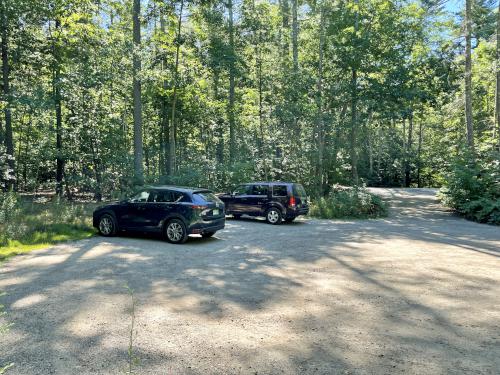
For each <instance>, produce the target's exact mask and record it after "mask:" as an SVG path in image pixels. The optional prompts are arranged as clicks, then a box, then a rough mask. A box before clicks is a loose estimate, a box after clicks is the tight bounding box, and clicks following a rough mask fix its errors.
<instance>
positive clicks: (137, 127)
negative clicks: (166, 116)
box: [132, 0, 144, 185]
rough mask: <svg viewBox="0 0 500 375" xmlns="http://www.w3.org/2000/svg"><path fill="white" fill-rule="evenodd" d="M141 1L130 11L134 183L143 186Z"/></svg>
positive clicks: (135, 2)
mask: <svg viewBox="0 0 500 375" xmlns="http://www.w3.org/2000/svg"><path fill="white" fill-rule="evenodd" d="M140 14H141V0H134V4H133V10H132V24H133V31H132V32H133V48H134V50H133V75H134V83H133V96H134V180H135V181H134V183H135V184H137V185H143V184H144V168H143V165H142V159H143V150H142V100H141V77H140V74H141V56H140V53H141V52H140V49H141V23H140V20H139V17H140Z"/></svg>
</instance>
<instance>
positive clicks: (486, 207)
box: [440, 154, 500, 225]
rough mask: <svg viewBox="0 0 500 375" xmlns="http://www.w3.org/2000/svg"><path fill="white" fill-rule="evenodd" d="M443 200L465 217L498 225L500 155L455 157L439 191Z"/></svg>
mask: <svg viewBox="0 0 500 375" xmlns="http://www.w3.org/2000/svg"><path fill="white" fill-rule="evenodd" d="M440 198H441V200H442V202H443V203H444V204H445V205H447V206H448V207H451V208H453V209H455V210H456V211H457V212H459V213H460V214H462V215H464V216H465V217H466V218H468V219H471V220H475V221H478V222H481V223H490V224H496V225H500V158H499V156H498V155H495V154H490V155H486V156H483V157H481V158H480V157H478V158H476V159H475V160H474V159H472V158H471V157H470V155H464V156H461V157H459V158H457V159H456V160H455V161H454V162H453V164H452V168H451V170H450V172H449V173H448V174H447V176H446V185H445V187H443V188H442V189H441V191H440Z"/></svg>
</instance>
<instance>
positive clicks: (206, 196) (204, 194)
mask: <svg viewBox="0 0 500 375" xmlns="http://www.w3.org/2000/svg"><path fill="white" fill-rule="evenodd" d="M193 195H195V196H197V197H200V198H201V199H203V200H204V201H205V202H213V203H222V201H221V200H220V199H219V198H217V197H216V196H215V194H214V193H212V192H211V191H199V192H196V193H194V194H193Z"/></svg>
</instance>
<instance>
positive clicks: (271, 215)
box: [266, 207, 282, 225]
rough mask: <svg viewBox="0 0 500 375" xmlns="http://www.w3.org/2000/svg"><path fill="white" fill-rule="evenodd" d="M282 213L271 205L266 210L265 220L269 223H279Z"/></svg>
mask: <svg viewBox="0 0 500 375" xmlns="http://www.w3.org/2000/svg"><path fill="white" fill-rule="evenodd" d="M281 220H282V215H281V211H280V210H279V209H277V208H275V207H272V208H270V209H268V210H267V211H266V221H267V222H268V223H269V224H273V225H279V224H281Z"/></svg>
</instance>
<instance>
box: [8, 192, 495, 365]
mask: <svg viewBox="0 0 500 375" xmlns="http://www.w3.org/2000/svg"><path fill="white" fill-rule="evenodd" d="M376 191H377V192H379V193H380V194H383V195H385V196H387V197H390V198H391V200H392V202H393V209H392V212H391V215H390V216H389V217H388V218H386V219H380V220H364V221H340V220H338V221H337V220H312V219H303V220H300V221H297V222H295V223H292V224H284V225H281V226H271V225H268V224H266V223H265V222H263V221H260V220H252V219H242V220H231V219H228V221H227V224H226V229H225V230H223V231H221V232H218V233H217V234H216V236H215V237H214V238H210V239H202V238H191V239H189V241H188V242H187V243H186V244H185V245H171V244H168V243H166V242H163V241H161V240H160V239H158V238H154V239H150V238H144V237H141V236H127V237H115V238H101V237H94V238H91V239H88V240H83V241H78V242H74V243H67V244H64V245H59V246H56V247H53V248H50V249H46V250H41V251H36V252H33V253H31V254H29V255H25V256H18V257H15V258H13V259H11V260H10V261H8V262H7V263H6V264H4V265H2V266H1V268H0V290H3V291H5V292H6V293H7V295H5V296H4V297H2V303H3V304H4V305H5V307H6V312H7V315H6V317H5V318H4V319H3V320H6V321H8V322H10V323H13V326H12V327H11V329H10V331H9V332H8V333H7V334H4V335H3V336H2V337H1V339H0V353H1V354H0V363H10V362H12V363H14V367H12V368H11V369H10V370H9V371H8V372H7V373H8V374H9V373H12V374H30V375H31V374H33V375H35V374H119V373H124V372H125V370H126V369H127V363H128V358H129V357H128V354H127V349H128V343H129V334H130V323H131V296H130V295H129V294H128V292H127V289H126V287H125V286H126V285H128V286H129V287H130V288H131V289H133V290H134V295H135V298H136V300H137V303H136V311H135V324H136V326H135V330H134V345H133V351H134V357H136V358H137V364H136V365H135V366H134V370H135V373H137V374H240V373H241V374H278V373H284V374H304V373H305V374H339V373H340V374H387V373H412V374H422V373H425V374H462V373H463V374H465V373H475V374H498V373H500V229H499V227H493V226H488V225H481V224H476V223H472V222H469V221H466V220H463V219H461V218H458V217H456V216H454V215H452V214H451V213H449V212H447V211H445V210H444V209H443V208H442V207H440V206H439V204H438V203H437V201H436V199H435V197H434V195H435V191H434V190H430V189H377V190H376Z"/></svg>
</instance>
